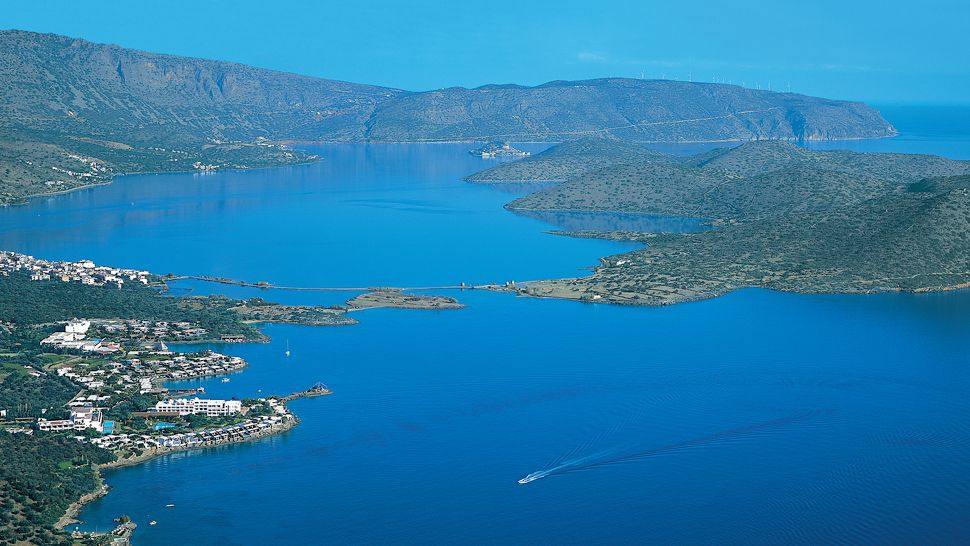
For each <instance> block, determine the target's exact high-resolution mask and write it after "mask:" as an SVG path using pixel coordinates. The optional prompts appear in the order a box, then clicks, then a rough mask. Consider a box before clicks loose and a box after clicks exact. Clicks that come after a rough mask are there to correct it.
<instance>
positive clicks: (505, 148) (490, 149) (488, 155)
mask: <svg viewBox="0 0 970 546" xmlns="http://www.w3.org/2000/svg"><path fill="white" fill-rule="evenodd" d="M468 153H470V154H472V155H478V156H481V157H482V159H495V158H498V157H528V156H529V155H530V154H529V152H526V151H523V150H519V149H517V148H513V147H512V145H511V144H509V143H508V142H504V143H502V144H498V143H496V142H489V143H487V144H485V145H484V146H482V147H481V148H479V149H477V150H471V151H469V152H468Z"/></svg>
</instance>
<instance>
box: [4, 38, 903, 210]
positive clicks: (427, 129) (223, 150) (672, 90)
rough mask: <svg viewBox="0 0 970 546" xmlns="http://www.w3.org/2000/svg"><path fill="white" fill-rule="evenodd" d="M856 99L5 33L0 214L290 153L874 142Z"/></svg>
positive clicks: (873, 126)
mask: <svg viewBox="0 0 970 546" xmlns="http://www.w3.org/2000/svg"><path fill="white" fill-rule="evenodd" d="M894 134H896V131H895V128H893V126H892V125H891V124H890V123H888V122H887V121H886V120H885V119H883V118H882V116H881V115H880V114H879V113H878V111H876V110H875V109H873V108H871V107H869V106H867V105H864V104H862V103H856V102H849V101H837V100H831V99H822V98H815V97H808V96H804V95H796V94H791V93H773V92H768V91H759V90H751V89H744V88H741V87H738V86H730V85H724V84H705V83H691V82H676V81H668V80H634V79H627V78H600V79H593V80H582V81H564V80H554V81H551V82H546V83H544V84H541V85H537V86H522V85H518V84H489V85H484V86H479V87H476V88H473V89H468V88H464V87H450V88H444V89H437V90H431V91H417V92H416V91H406V90H401V89H395V88H390V87H381V86H374V85H367V84H358V83H352V82H345V81H339V80H330V79H325V78H319V77H315V76H305V75H300V74H293V73H288V72H281V71H276V70H271V69H265V68H257V67H252V66H248V65H245V64H241V63H235V62H229V61H219V60H210V59H198V58H192V57H183V56H178V55H169V54H159V53H151V52H146V51H139V50H135V49H129V48H124V47H122V46H118V45H107V44H99V43H95V42H90V41H87V40H83V39H80V38H71V37H67V36H61V35H57V34H40V33H34V32H29V31H22V30H3V31H0V204H9V203H17V202H22V201H23V200H24V199H26V198H27V197H28V196H31V195H39V194H50V193H59V192H63V191H70V190H72V189H77V188H79V187H84V186H88V185H91V184H99V183H105V182H108V181H110V179H111V177H112V176H113V175H114V174H117V173H130V172H148V171H151V172H164V171H178V170H181V171H185V170H212V169H222V168H252V167H268V166H274V165H285V164H293V163H299V162H306V161H313V160H315V159H317V158H315V157H313V156H312V155H311V154H308V153H305V152H302V151H299V150H292V149H288V148H286V147H285V146H283V145H282V144H283V143H286V142H374V141H380V142H429V141H430V142H437V141H471V140H492V139H502V140H531V141H539V140H544V141H564V140H573V139H577V138H581V137H583V136H587V135H595V136H608V137H612V138H618V139H623V140H628V141H631V142H636V141H658V140H659V141H664V142H686V141H697V140H729V141H747V140H757V139H765V138H770V139H784V140H802V139H822V138H875V137H885V136H892V135H894Z"/></svg>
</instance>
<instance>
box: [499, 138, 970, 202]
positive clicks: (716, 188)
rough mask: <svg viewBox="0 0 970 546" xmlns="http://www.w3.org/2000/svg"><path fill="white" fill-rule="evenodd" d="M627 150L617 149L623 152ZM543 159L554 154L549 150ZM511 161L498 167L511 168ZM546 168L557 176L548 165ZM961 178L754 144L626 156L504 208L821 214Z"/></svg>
mask: <svg viewBox="0 0 970 546" xmlns="http://www.w3.org/2000/svg"><path fill="white" fill-rule="evenodd" d="M612 146H613V145H612V144H611V143H609V142H605V143H603V144H601V147H612ZM627 146H628V145H622V146H620V147H617V148H616V149H617V150H622V151H624V152H625V151H626V149H627V148H626V147H627ZM549 153H550V156H552V157H557V156H558V154H557V153H556V152H555V151H554V150H550V151H549ZM536 157H537V158H538V157H540V156H536ZM578 157H580V156H574V157H572V158H571V159H565V158H564V159H562V160H561V161H562V162H563V163H564V164H566V165H568V166H570V168H571V169H572V170H577V169H578V170H580V171H582V169H581V168H578V167H577V166H576V162H577V160H578V159H577V158H578ZM603 157H604V158H607V159H601V160H599V161H596V160H586V161H583V164H584V165H597V166H598V165H600V164H603V163H604V162H608V161H609V159H608V158H613V157H615V154H613V153H612V152H604V153H603ZM516 163H525V161H522V162H516ZM516 163H510V164H508V165H507V166H503V167H505V168H507V169H509V170H511V169H514V166H515V165H516ZM546 168H547V170H548V172H559V169H558V168H557V167H556V166H555V165H554V164H550V165H548V166H547V167H546ZM486 172H487V171H486ZM967 173H970V162H967V161H954V160H950V159H945V158H941V157H935V156H927V155H909V154H875V153H854V152H845V151H813V150H807V149H805V148H802V147H799V146H796V145H794V144H791V143H787V142H773V141H756V142H749V143H746V144H742V145H741V146H738V147H735V148H730V149H723V150H715V151H713V152H708V153H705V154H701V155H700V156H695V157H689V158H675V157H673V156H667V157H665V158H664V157H663V156H661V157H660V159H656V158H652V157H649V156H639V157H637V156H628V160H627V161H626V162H623V163H616V164H613V165H608V166H606V167H597V168H596V169H595V170H592V171H585V172H583V173H582V174H581V175H578V176H575V177H574V178H571V179H569V180H567V181H566V182H564V183H562V184H560V185H558V186H556V187H553V188H549V189H547V190H544V191H542V192H537V193H534V194H532V195H528V196H526V197H522V198H520V199H517V200H515V201H513V202H512V203H510V204H509V205H508V207H509V208H511V209H520V210H571V211H616V212H642V213H650V214H660V215H677V216H698V217H705V218H710V219H714V220H721V221H725V220H731V221H736V220H741V219H750V218H754V217H764V216H771V215H781V214H790V213H796V212H810V211H822V210H828V209H832V208H835V207H840V206H846V205H850V204H853V203H859V202H862V201H866V200H869V199H873V198H875V197H878V196H880V195H883V194H887V193H892V192H899V191H903V189H904V188H905V186H906V184H909V183H912V182H915V181H917V180H920V179H923V178H924V177H933V176H951V175H961V174H967ZM535 175H536V176H539V177H541V173H535Z"/></svg>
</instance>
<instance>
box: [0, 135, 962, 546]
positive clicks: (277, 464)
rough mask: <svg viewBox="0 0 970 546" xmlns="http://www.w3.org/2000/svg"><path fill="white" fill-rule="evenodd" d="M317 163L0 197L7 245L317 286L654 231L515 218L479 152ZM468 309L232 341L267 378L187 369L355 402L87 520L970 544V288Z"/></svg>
mask: <svg viewBox="0 0 970 546" xmlns="http://www.w3.org/2000/svg"><path fill="white" fill-rule="evenodd" d="M917 117H918V116H917ZM919 119H923V118H919ZM893 121H895V120H893ZM921 142H922V141H921ZM941 142H942V140H941ZM952 142H953V140H952V139H949V140H946V143H947V144H946V146H953V144H952ZM957 142H964V143H965V142H966V140H965V139H964V140H963V141H960V140H959V139H957ZM887 143H889V144H887ZM853 145H855V146H862V145H866V146H880V145H882V146H889V147H892V146H898V144H896V143H891V141H880V143H875V144H872V143H870V144H858V143H854V144H853ZM941 146H943V144H941ZM955 146H956V147H957V148H958V150H963V151H962V152H959V153H965V150H966V149H967V148H966V147H965V144H964V145H959V144H958V145H955ZM962 146H963V147H962ZM320 151H321V153H322V154H323V155H324V156H325V158H326V160H325V161H324V162H323V163H320V164H317V165H309V166H303V167H293V168H287V169H280V170H273V171H254V172H238V173H220V174H216V175H207V176H200V175H166V176H158V177H145V176H132V177H127V178H125V179H124V180H122V181H120V182H119V183H117V184H114V185H112V186H109V187H105V188H98V189H94V190H90V191H83V192H78V193H76V194H70V195H66V196H60V197H56V198H50V199H41V200H37V201H35V202H34V203H32V204H31V205H30V206H27V207H22V208H17V209H11V210H8V211H3V213H2V214H0V247H2V248H8V249H13V250H21V251H25V252H30V253H33V254H36V255H39V256H43V257H48V258H79V257H82V256H83V257H89V258H92V259H94V260H96V261H100V262H105V263H117V264H119V265H131V266H136V267H145V268H150V269H152V270H154V271H160V272H167V271H174V272H177V273H206V274H216V275H226V276H232V277H239V278H244V279H250V280H260V279H268V280H272V281H273V282H276V283H279V284H290V285H302V286H319V285H336V286H360V285H371V284H385V285H386V284H403V285H411V286H426V285H433V284H441V283H447V284H452V283H454V282H457V281H461V280H464V281H466V282H487V281H503V280H509V279H516V280H523V279H529V278H539V277H549V276H565V275H578V274H582V273H583V270H582V269H581V268H582V267H583V266H588V265H591V264H594V263H595V261H596V258H597V257H598V256H601V255H604V254H608V253H611V252H617V251H621V250H624V249H628V248H632V246H631V245H621V244H617V243H608V242H603V241H591V240H575V239H567V238H562V237H556V236H553V235H549V234H546V233H545V231H546V230H548V229H553V228H554V227H555V226H553V225H551V224H548V223H546V222H544V221H542V220H539V219H535V218H528V217H522V216H516V215H513V214H511V213H509V212H507V211H504V210H503V209H502V208H501V205H502V204H504V203H505V202H507V201H509V200H511V199H512V198H513V197H514V194H510V193H503V192H501V191H498V190H496V189H495V188H490V187H482V186H473V185H468V184H465V183H463V182H461V181H460V177H461V176H463V175H465V174H468V173H470V172H472V171H474V170H475V169H477V168H479V167H480V166H481V165H482V160H480V159H477V158H474V157H471V156H469V155H467V154H466V153H465V147H463V146H449V145H441V146H370V147H366V146H327V147H323V148H321V149H320ZM149 179H151V180H149ZM149 181H150V182H151V184H148V183H146V182H149ZM132 202H135V203H137V204H135V205H132V204H131V203H132ZM546 220H553V221H556V222H560V223H561V224H567V225H569V227H571V228H573V229H575V228H576V227H577V225H579V224H582V223H583V222H587V221H595V222H596V223H597V224H596V225H601V223H602V222H604V221H607V220H609V219H606V220H604V219H603V218H596V219H590V218H582V217H576V218H565V219H564V218H546ZM614 220H616V221H628V220H630V219H629V218H618V219H614ZM654 221H660V220H656V219H655V220H654ZM577 223H578V224H577ZM665 225H667V224H665ZM670 227H671V228H679V229H690V228H691V225H690V224H689V223H688V224H683V223H678V222H672V223H670ZM182 286H183V288H185V289H193V290H196V291H201V290H209V291H211V290H223V291H224V290H225V288H224V287H219V288H213V287H211V286H201V285H198V284H191V283H186V284H183V285H182ZM230 292H231V293H233V294H234V295H247V294H260V295H262V296H264V297H268V298H272V299H277V300H284V301H294V302H295V301H300V302H313V303H317V302H332V301H339V300H340V299H342V298H344V297H346V294H327V293H294V292H269V293H263V292H259V291H254V290H244V289H233V290H230ZM457 297H459V298H460V299H461V300H462V301H463V302H464V303H466V304H467V305H468V307H467V308H466V309H463V310H460V311H440V312H417V311H400V310H375V311H367V312H363V313H359V314H357V315H356V316H357V318H359V319H360V321H361V323H360V324H359V325H356V326H352V327H338V328H312V327H299V326H282V325H274V326H269V327H267V328H266V332H267V333H268V334H270V335H271V336H272V338H273V342H272V343H271V344H265V345H236V346H227V347H218V350H222V351H225V352H229V353H232V354H238V355H240V356H243V357H245V358H247V359H248V360H249V362H250V364H251V367H250V368H248V369H247V370H245V371H243V372H241V373H237V374H233V375H232V380H231V382H229V383H221V382H220V381H219V380H218V379H213V380H207V381H201V382H196V383H193V384H203V385H205V387H206V390H207V391H208V392H209V393H210V394H212V395H213V396H226V397H229V396H240V397H241V396H254V395H259V394H267V393H271V392H276V393H287V392H291V391H294V390H297V389H302V388H305V387H307V386H308V385H310V384H312V383H314V382H316V381H324V382H326V383H327V384H328V385H330V386H331V387H332V388H333V389H334V391H335V394H334V395H332V396H328V397H322V398H314V399H306V400H300V401H297V402H295V403H294V404H293V405H292V409H293V410H294V411H295V412H296V413H297V414H298V415H299V416H300V418H301V419H302V424H301V425H300V426H299V427H297V428H296V429H294V430H292V431H290V432H289V433H287V434H284V435H282V436H279V437H274V438H270V439H267V440H264V441H260V442H256V443H252V444H247V445H240V446H229V447H224V448H218V449H211V450H205V451H197V452H190V453H181V454H174V455H171V456H167V457H163V458H160V459H157V460H153V461H151V462H149V463H147V464H144V465H141V466H136V467H132V468H125V469H120V470H117V471H111V472H109V473H107V481H108V483H109V484H110V485H111V486H112V487H113V488H114V489H113V491H112V492H111V494H110V495H108V496H107V497H106V498H104V499H102V500H99V501H97V502H95V503H93V504H91V505H90V506H89V507H88V508H87V509H86V510H85V511H84V512H83V514H82V517H83V518H84V520H85V521H86V522H87V523H86V524H85V525H84V526H83V527H84V528H91V529H96V528H106V527H108V526H110V525H111V518H113V517H115V516H117V515H119V514H122V513H127V514H130V515H131V516H132V517H133V518H134V519H135V521H136V522H137V523H139V524H140V527H139V530H138V532H137V534H136V537H137V543H139V544H183V543H184V544H223V545H227V544H254V543H260V544H267V543H271V544H294V543H305V542H311V543H330V542H350V543H387V542H392V541H393V542H401V543H427V542H435V543H468V542H475V543H496V542H512V543H552V542H555V543H590V542H594V541H595V542H608V543H629V542H665V543H667V542H686V543H711V542H727V543H740V542H745V543H750V542H761V543H763V542H786V543H833V542H882V543H886V542H900V543H916V542H921V543H922V542H929V541H934V542H948V543H955V542H965V541H967V540H970V528H968V526H967V525H966V523H965V521H964V520H965V515H966V514H967V513H968V511H970V472H968V470H970V469H968V465H967V460H968V459H967V456H966V450H967V446H968V445H970V425H968V423H970V399H968V398H967V397H966V392H967V391H968V387H970V366H968V365H970V292H967V291H962V292H954V293H948V294H923V295H912V294H884V295H876V296H842V295H814V296H805V295H796V294H784V293H774V292H767V291H761V290H744V291H739V292H736V293H733V294H730V295H728V296H725V297H722V298H718V299H715V300H710V301H705V302H699V303H692V304H686V305H677V306H673V307H668V308H625V307H612V306H603V305H585V304H579V303H574V302H565V301H550V300H531V299H521V298H515V297H512V296H509V295H505V294H490V293H469V292H465V293H458V294H457ZM287 343H289V346H290V348H291V349H292V351H293V354H292V356H291V357H289V358H286V357H284V356H283V351H284V346H285V345H286V344H287ZM535 472H540V473H541V472H548V475H546V476H545V477H543V478H542V479H538V480H536V481H533V482H531V483H528V484H525V485H520V484H518V483H517V480H519V479H520V478H523V477H525V476H526V475H528V474H530V473H535ZM169 503H174V504H175V507H174V508H166V507H165V505H166V504H169ZM152 519H154V520H157V522H158V524H157V525H156V526H151V527H150V526H148V525H147V522H148V521H149V520H152Z"/></svg>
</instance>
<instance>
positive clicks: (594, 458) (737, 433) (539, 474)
mask: <svg viewBox="0 0 970 546" xmlns="http://www.w3.org/2000/svg"><path fill="white" fill-rule="evenodd" d="M821 413H822V412H821V411H817V410H811V411H804V412H800V413H796V414H794V415H788V416H786V417H779V418H777V419H771V420H768V421H761V422H758V423H752V424H749V425H743V426H739V427H734V428H729V429H725V430H721V431H718V432H714V433H711V434H705V435H704V436H698V437H696V438H691V439H689V440H683V441H680V442H674V443H671V444H667V445H663V446H660V447H654V448H651V449H646V450H642V451H632V452H631V451H629V450H620V449H613V450H605V451H600V452H597V453H594V454H592V455H587V456H584V457H577V458H574V459H569V460H567V461H563V462H561V463H559V464H556V465H554V466H552V467H549V468H546V469H543V470H538V471H536V472H532V473H531V474H528V475H526V476H525V477H523V478H521V479H520V480H519V483H520V484H523V485H524V484H527V483H530V482H534V481H536V480H540V479H542V478H546V477H549V476H555V475H557V474H565V473H567V472H575V471H580V470H589V469H592V468H597V467H601V466H608V465H614V464H620V463H628V462H633V461H639V460H642V459H647V458H650V457H656V456H659V455H666V454H669V453H677V452H680V451H685V450H688V449H691V448H695V447H701V446H709V445H713V444H720V443H725V442H729V441H732V440H738V439H743V438H748V437H752V436H756V435H758V434H759V433H763V432H765V431H770V430H776V429H780V428H785V427H788V426H791V425H795V424H798V423H801V422H804V421H807V420H810V419H812V418H814V417H816V416H818V415H819V414H821Z"/></svg>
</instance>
